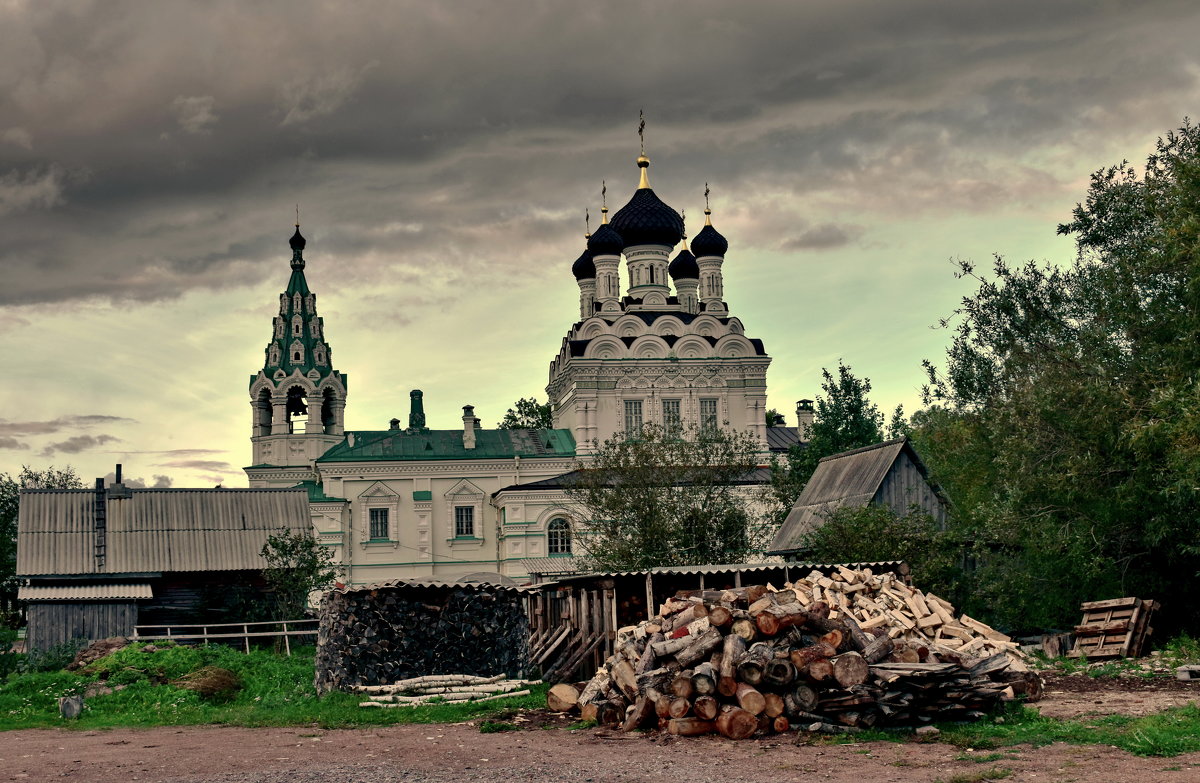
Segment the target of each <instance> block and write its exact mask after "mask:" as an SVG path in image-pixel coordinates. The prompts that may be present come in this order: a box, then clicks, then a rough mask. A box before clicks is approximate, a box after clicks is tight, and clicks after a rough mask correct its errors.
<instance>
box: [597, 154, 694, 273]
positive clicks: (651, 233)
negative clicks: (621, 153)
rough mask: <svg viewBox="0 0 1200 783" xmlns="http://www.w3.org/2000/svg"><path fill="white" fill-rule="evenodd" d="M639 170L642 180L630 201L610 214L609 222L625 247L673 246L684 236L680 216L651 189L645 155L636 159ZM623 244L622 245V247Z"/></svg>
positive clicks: (648, 163) (647, 160) (647, 159)
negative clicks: (623, 241) (611, 215)
mask: <svg viewBox="0 0 1200 783" xmlns="http://www.w3.org/2000/svg"><path fill="white" fill-rule="evenodd" d="M637 164H638V168H640V169H641V170H642V181H641V184H640V185H639V186H638V189H637V191H636V192H635V193H634V194H633V198H631V199H629V203H628V204H626V205H625V206H623V207H621V208H620V209H618V210H617V214H615V215H613V219H612V225H613V228H615V229H616V230H617V231H618V233H620V234H621V237H622V238H623V239H624V240H625V247H633V246H634V245H666V246H667V247H674V246H675V245H678V244H679V240H680V239H681V238H682V237H683V218H681V217H680V216H679V213H678V212H676V211H675V210H673V209H671V208H670V207H668V206H667V205H666V204H664V203H663V201H662V199H660V198H659V197H658V196H656V195H654V191H653V190H651V189H650V182H649V180H648V178H647V176H646V169H647V168H648V167H649V166H650V159H649V158H647V157H646V156H645V155H642V156H640V157H639V158H638V159H637ZM624 249H625V248H622V250H624Z"/></svg>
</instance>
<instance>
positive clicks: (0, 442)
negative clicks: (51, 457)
mask: <svg viewBox="0 0 1200 783" xmlns="http://www.w3.org/2000/svg"><path fill="white" fill-rule="evenodd" d="M28 448H29V444H28V443H22V442H21V441H19V440H17V439H16V438H10V437H7V436H4V435H0V449H5V450H7V451H24V450H26V449H28Z"/></svg>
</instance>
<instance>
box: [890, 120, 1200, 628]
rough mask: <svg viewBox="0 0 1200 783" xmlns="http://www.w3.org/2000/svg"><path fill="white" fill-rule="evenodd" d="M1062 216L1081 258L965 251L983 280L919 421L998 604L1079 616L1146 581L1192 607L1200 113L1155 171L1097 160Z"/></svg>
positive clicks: (1031, 619) (1199, 523)
mask: <svg viewBox="0 0 1200 783" xmlns="http://www.w3.org/2000/svg"><path fill="white" fill-rule="evenodd" d="M1058 230H1059V232H1060V233H1062V234H1068V235H1071V236H1074V237H1075V240H1076V245H1077V249H1078V253H1077V256H1076V258H1075V260H1074V262H1073V263H1071V264H1069V265H1066V266H1062V267H1058V266H1048V265H1038V264H1033V263H1028V264H1024V265H1010V264H1008V263H1006V262H1004V261H1003V260H1001V259H996V261H995V262H994V264H993V265H992V268H991V270H990V272H989V273H984V272H981V271H980V270H978V269H976V268H975V267H974V266H973V265H971V264H970V263H962V264H961V268H960V275H961V276H963V277H965V278H968V279H971V280H973V281H974V282H975V284H976V286H977V288H976V291H975V293H974V294H973V295H971V296H968V297H966V298H965V299H964V300H963V303H962V306H961V307H960V308H958V310H956V312H955V313H954V316H953V317H952V318H951V319H949V320H948V325H950V326H951V327H952V328H953V329H954V337H953V341H952V344H951V346H950V348H949V350H948V353H947V356H946V361H945V363H944V366H943V367H941V368H938V367H935V366H934V365H933V364H929V365H928V370H929V375H930V384H929V386H928V389H927V399H926V402H927V404H928V405H929V406H930V407H928V409H927V410H925V411H923V412H921V413H920V414H919V415H917V416H914V421H913V426H914V435H915V437H916V438H917V441H918V444H919V448H920V449H921V451H922V453H923V454H925V455H926V457H927V460H928V462H929V463H930V464H931V466H932V467H933V468H934V469H935V471H936V473H937V477H938V479H939V480H940V481H941V482H942V483H943V484H944V485H945V486H946V487H947V488H948V490H949V491H950V494H951V496H952V497H953V498H954V500H955V502H956V505H957V506H958V507H959V509H960V511H961V513H962V519H961V520H960V522H959V524H960V525H963V526H965V527H966V528H967V531H966V532H967V533H969V537H970V538H971V539H973V540H974V541H975V542H976V547H977V555H978V559H979V563H980V569H979V571H978V573H977V575H976V587H977V590H976V591H975V601H976V602H977V603H978V604H980V605H986V606H988V607H989V608H990V609H991V610H992V611H993V613H994V614H993V616H994V618H995V619H997V620H999V621H1000V622H1004V623H1008V624H1010V625H1019V626H1025V627H1038V626H1043V627H1044V626H1047V625H1059V626H1065V625H1068V624H1069V623H1071V622H1073V621H1074V619H1076V618H1077V617H1078V605H1079V602H1080V601H1081V600H1092V599H1102V598H1113V597H1118V596H1121V595H1134V594H1136V595H1141V596H1145V597H1158V598H1160V599H1163V600H1164V604H1165V607H1166V609H1167V611H1168V612H1172V611H1174V612H1175V619H1176V620H1182V619H1183V615H1182V614H1181V613H1182V612H1185V611H1191V610H1190V602H1189V601H1187V600H1186V599H1185V598H1184V597H1185V596H1190V595H1194V594H1195V592H1196V588H1197V587H1200V580H1198V576H1197V575H1198V572H1200V544H1198V542H1200V517H1198V515H1197V508H1200V437H1198V435H1197V433H1200V373H1198V368H1200V129H1197V128H1196V127H1195V126H1193V125H1191V124H1190V123H1189V124H1185V125H1184V126H1183V127H1182V128H1180V129H1179V130H1178V131H1177V132H1173V133H1170V134H1168V135H1167V136H1166V137H1165V138H1162V139H1160V140H1159V142H1158V144H1157V147H1156V150H1155V152H1154V153H1153V154H1152V155H1151V156H1150V157H1149V159H1148V161H1147V163H1146V166H1145V169H1144V171H1142V172H1140V173H1139V172H1138V171H1137V170H1136V169H1135V168H1134V167H1132V166H1130V165H1128V164H1127V163H1121V164H1119V165H1116V166H1112V167H1110V168H1106V169H1103V170H1101V171H1098V172H1096V173H1095V174H1094V175H1093V176H1092V179H1091V185H1090V188H1089V190H1088V193H1087V198H1086V200H1085V201H1084V202H1083V203H1081V204H1079V205H1078V206H1076V208H1075V210H1074V214H1073V217H1072V220H1071V221H1070V222H1068V223H1066V224H1063V225H1061V226H1059V228H1058ZM1193 623H1194V618H1193Z"/></svg>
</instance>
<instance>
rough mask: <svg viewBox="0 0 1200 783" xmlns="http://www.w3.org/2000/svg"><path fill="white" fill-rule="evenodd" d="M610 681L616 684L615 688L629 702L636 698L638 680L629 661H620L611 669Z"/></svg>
mask: <svg viewBox="0 0 1200 783" xmlns="http://www.w3.org/2000/svg"><path fill="white" fill-rule="evenodd" d="M612 679H613V682H615V683H616V684H617V687H619V688H620V689H621V691H622V692H623V693H624V694H625V696H626V697H628V698H629V699H630V700H633V699H636V698H637V696H638V678H637V675H636V674H634V671H633V664H631V663H630V662H629V661H624V660H623V661H620V662H619V663H617V664H616V665H614V666H613V667H612Z"/></svg>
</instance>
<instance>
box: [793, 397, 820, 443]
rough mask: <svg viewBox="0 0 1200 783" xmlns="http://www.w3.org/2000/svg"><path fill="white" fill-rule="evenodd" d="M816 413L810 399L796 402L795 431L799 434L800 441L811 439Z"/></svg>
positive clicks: (806, 441) (804, 441) (805, 441)
mask: <svg viewBox="0 0 1200 783" xmlns="http://www.w3.org/2000/svg"><path fill="white" fill-rule="evenodd" d="M816 415H817V414H816V412H815V411H814V410H813V401H812V400H800V401H799V402H797V403H796V432H797V434H799V435H800V442H801V443H808V442H809V441H810V440H812V427H813V419H814V418H815V417H816Z"/></svg>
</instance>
